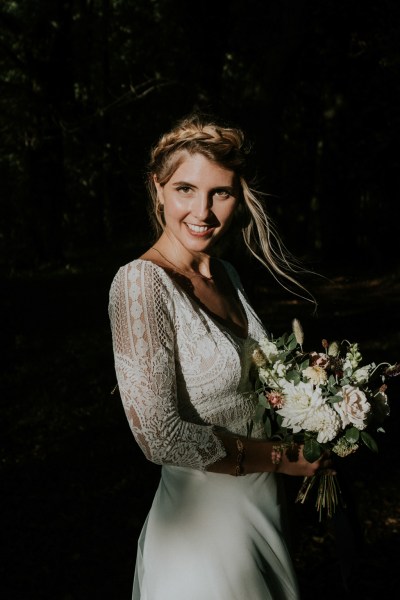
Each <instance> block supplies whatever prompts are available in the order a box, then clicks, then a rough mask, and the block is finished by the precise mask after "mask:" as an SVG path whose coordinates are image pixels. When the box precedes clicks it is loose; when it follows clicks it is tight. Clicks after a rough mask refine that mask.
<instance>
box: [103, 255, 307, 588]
mask: <svg viewBox="0 0 400 600" xmlns="http://www.w3.org/2000/svg"><path fill="white" fill-rule="evenodd" d="M224 265H225V268H226V270H227V272H228V274H229V276H230V278H231V280H232V282H233V285H234V287H235V288H236V290H237V293H238V295H239V299H240V300H241V302H242V304H243V307H244V309H245V311H246V315H247V320H248V337H247V338H246V339H242V338H239V337H237V336H236V335H234V334H233V333H232V332H230V331H229V329H228V328H226V327H224V326H223V325H221V324H220V323H219V322H218V321H217V320H215V319H214V318H212V317H211V316H210V315H209V313H208V312H207V311H206V310H204V309H203V308H202V307H201V306H200V305H199V304H198V303H196V302H195V301H194V300H193V299H192V298H191V297H190V295H189V294H188V293H187V292H185V291H184V290H183V289H182V288H181V287H180V286H179V285H178V284H177V283H176V282H175V281H174V280H173V279H172V278H171V277H170V276H169V275H168V273H167V272H165V271H164V270H163V269H162V268H161V267H159V266H157V265H155V264H153V263H152V262H150V261H145V260H136V261H133V262H132V263H130V264H128V265H126V266H125V267H122V268H121V269H120V270H119V271H118V273H117V275H116V277H115V279H114V281H113V284H112V287H111V291H110V318H111V326H112V332H113V344H114V355H115V367H116V372H117V379H118V384H119V390H120V394H121V397H122V401H123V404H124V408H125V411H126V415H127V418H128V420H129V424H130V426H131V429H132V432H133V434H134V436H135V439H136V441H137V442H138V444H139V445H140V447H141V448H142V450H143V452H144V454H145V455H146V457H147V458H148V459H149V460H151V461H153V462H155V463H158V464H161V465H163V466H162V471H161V473H162V474H161V481H160V484H159V487H158V490H157V492H156V495H155V498H154V501H153V505H152V507H151V510H150V513H149V515H148V517H147V520H146V523H145V524H144V527H143V530H142V533H141V536H140V539H139V543H138V553H137V561H136V572H135V579H134V589H133V599H134V600H139V599H140V600H268V599H274V600H276V599H280V600H283V599H285V600H289V599H290V600H292V599H296V598H298V590H297V584H296V578H295V575H294V572H293V567H292V563H291V560H290V557H289V554H288V550H287V547H286V543H285V539H284V535H283V529H282V523H281V506H280V505H281V492H280V486H279V485H278V483H279V482H278V478H277V477H276V476H275V475H274V474H271V473H256V474H250V475H245V476H243V477H234V476H232V475H221V474H216V473H210V472H208V471H206V470H205V469H206V467H207V466H208V465H210V464H211V463H213V462H215V461H217V460H218V459H220V458H222V457H224V456H225V450H224V447H223V446H222V444H221V442H220V441H219V439H218V438H217V437H216V436H215V434H214V432H213V427H214V426H218V427H223V428H225V429H226V430H227V431H230V432H232V433H236V434H240V435H246V433H247V423H248V422H249V420H250V419H251V417H252V415H253V413H254V407H255V403H256V399H255V398H254V396H253V395H252V394H251V393H250V392H251V384H250V382H249V369H250V364H251V350H252V346H253V345H254V343H255V342H256V341H257V340H259V339H260V338H261V337H262V336H264V335H265V332H264V330H263V327H262V324H261V322H260V321H259V319H258V317H257V316H256V314H255V313H254V311H253V310H252V308H251V306H250V305H249V304H248V302H247V300H246V298H245V295H244V293H243V290H242V288H241V285H240V282H239V280H238V277H237V274H236V272H235V270H234V269H233V267H232V266H230V265H229V263H226V262H224ZM252 435H253V437H260V436H261V435H262V433H261V431H260V430H257V429H255V430H253V432H252Z"/></svg>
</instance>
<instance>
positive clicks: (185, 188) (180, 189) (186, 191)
mask: <svg viewBox="0 0 400 600" xmlns="http://www.w3.org/2000/svg"><path fill="white" fill-rule="evenodd" d="M176 189H177V190H178V192H181V193H182V194H184V195H187V194H190V192H191V191H192V188H191V187H190V186H188V185H180V186H179V187H177V188H176Z"/></svg>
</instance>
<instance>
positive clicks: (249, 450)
mask: <svg viewBox="0 0 400 600" xmlns="http://www.w3.org/2000/svg"><path fill="white" fill-rule="evenodd" d="M216 435H217V436H218V437H219V438H220V440H221V442H222V443H223V445H224V447H225V450H226V456H225V457H224V458H222V459H221V460H218V461H216V462H214V463H213V464H211V465H209V466H208V467H207V471H211V472H212V473H224V474H227V475H247V474H249V473H260V472H276V473H284V474H285V475H297V476H302V477H311V476H312V475H315V474H316V473H317V471H321V470H323V471H324V472H325V473H331V474H334V471H333V469H332V468H331V466H332V463H331V460H330V459H329V458H328V457H327V456H322V457H321V458H320V459H319V460H317V461H315V462H313V463H309V462H308V461H307V460H306V459H305V458H304V456H303V450H302V446H296V447H295V452H294V454H295V456H293V451H292V452H287V451H285V450H284V449H283V448H282V449H280V448H279V446H280V444H279V442H272V441H268V440H256V439H248V438H245V437H240V436H234V435H231V434H227V433H224V432H217V433H216ZM274 447H275V448H277V447H278V450H274ZM273 455H275V462H273ZM294 459H297V460H294Z"/></svg>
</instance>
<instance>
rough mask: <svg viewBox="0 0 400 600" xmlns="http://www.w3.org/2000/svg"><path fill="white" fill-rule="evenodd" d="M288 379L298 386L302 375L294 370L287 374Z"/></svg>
mask: <svg viewBox="0 0 400 600" xmlns="http://www.w3.org/2000/svg"><path fill="white" fill-rule="evenodd" d="M286 379H287V380H288V381H293V383H294V385H297V384H298V383H300V381H301V375H300V373H299V372H298V371H295V370H294V369H292V370H291V371H288V372H287V373H286Z"/></svg>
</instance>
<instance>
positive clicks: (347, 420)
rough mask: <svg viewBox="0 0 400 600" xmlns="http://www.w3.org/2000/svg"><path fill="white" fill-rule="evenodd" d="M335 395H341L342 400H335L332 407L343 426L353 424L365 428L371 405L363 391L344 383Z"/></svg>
mask: <svg viewBox="0 0 400 600" xmlns="http://www.w3.org/2000/svg"><path fill="white" fill-rule="evenodd" d="M337 395H338V396H342V398H343V400H341V401H339V402H335V404H334V405H333V408H334V409H335V410H336V412H337V413H339V416H340V418H341V419H342V425H343V427H346V426H347V425H354V426H355V427H357V428H358V429H365V427H366V423H365V420H366V416H367V413H368V412H369V411H370V408H371V406H370V404H369V402H368V400H367V397H366V395H365V394H364V392H362V391H361V390H360V389H359V388H358V387H354V386H352V385H344V386H343V388H342V389H341V391H340V392H338V394H337Z"/></svg>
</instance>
